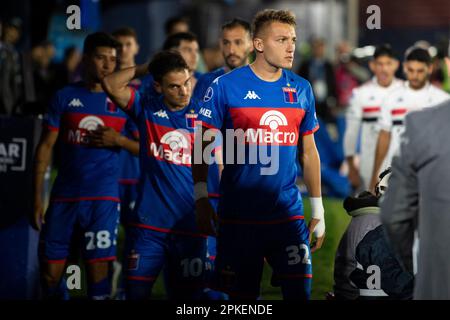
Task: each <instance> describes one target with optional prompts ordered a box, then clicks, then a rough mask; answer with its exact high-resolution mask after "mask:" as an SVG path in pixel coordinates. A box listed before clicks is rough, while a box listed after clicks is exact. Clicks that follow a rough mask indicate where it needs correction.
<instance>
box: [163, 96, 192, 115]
mask: <svg viewBox="0 0 450 320" xmlns="http://www.w3.org/2000/svg"><path fill="white" fill-rule="evenodd" d="M164 104H165V105H166V107H167V109H169V111H172V112H176V111H181V110H183V109H184V108H186V107H187V106H176V105H173V104H171V103H170V102H169V101H167V100H166V98H165V97H164Z"/></svg>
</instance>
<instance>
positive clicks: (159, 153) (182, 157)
mask: <svg viewBox="0 0 450 320" xmlns="http://www.w3.org/2000/svg"><path fill="white" fill-rule="evenodd" d="M150 155H152V156H154V157H155V158H157V159H161V160H162V159H163V160H166V161H168V162H172V163H175V164H178V165H191V143H190V138H189V133H188V131H186V130H182V129H178V130H173V131H169V132H167V133H165V134H164V135H163V136H162V137H161V139H160V144H159V145H158V144H157V143H155V142H150Z"/></svg>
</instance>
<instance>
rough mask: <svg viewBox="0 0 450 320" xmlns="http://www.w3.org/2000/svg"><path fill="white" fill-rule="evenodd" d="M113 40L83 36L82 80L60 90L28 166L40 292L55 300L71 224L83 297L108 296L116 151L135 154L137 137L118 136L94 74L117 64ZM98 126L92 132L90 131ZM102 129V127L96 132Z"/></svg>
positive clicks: (119, 123)
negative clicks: (47, 181) (48, 178)
mask: <svg viewBox="0 0 450 320" xmlns="http://www.w3.org/2000/svg"><path fill="white" fill-rule="evenodd" d="M118 46H119V44H118V43H117V41H115V40H114V39H113V38H112V37H111V36H109V35H108V34H106V33H101V32H99V33H94V34H90V35H89V36H87V37H86V39H85V41H84V50H83V54H84V56H83V63H84V67H85V76H84V82H81V83H76V84H73V85H69V86H66V87H64V88H63V89H61V90H59V91H58V92H57V93H56V94H55V96H54V98H53V101H52V103H51V105H50V109H49V112H48V116H47V119H46V129H47V130H45V131H44V133H43V135H42V137H41V140H40V142H39V145H38V147H37V151H36V158H35V166H34V190H35V191H34V221H33V224H34V227H35V228H36V229H40V228H41V223H43V225H42V233H41V240H40V253H41V261H42V269H41V273H42V276H43V286H44V294H45V296H46V297H48V298H56V295H57V294H58V293H59V292H60V288H59V286H60V284H61V278H62V274H63V272H64V268H65V262H66V258H67V256H68V251H69V245H70V239H71V236H72V234H73V232H74V229H77V228H80V229H81V230H82V232H83V235H84V241H83V251H84V258H85V261H86V263H87V272H88V273H87V280H88V295H89V297H90V298H92V299H103V298H107V297H108V296H109V294H110V291H111V286H110V282H109V280H108V268H109V267H108V266H109V263H108V262H110V261H112V260H114V259H115V255H116V253H115V251H116V232H117V224H118V218H119V208H118V207H119V194H118V183H117V180H118V178H119V177H118V172H119V150H120V147H123V148H126V149H128V150H130V151H133V152H135V153H137V152H138V148H139V145H138V143H137V142H134V141H131V140H129V139H127V138H126V137H125V136H122V135H120V134H119V132H121V131H122V129H123V128H124V126H125V123H126V121H127V116H126V114H125V113H124V112H122V111H121V110H120V109H119V108H117V106H116V105H114V104H113V103H112V102H111V100H109V99H108V98H107V96H106V94H105V93H104V92H103V89H102V87H101V84H100V79H101V78H103V77H104V76H106V75H107V74H110V73H111V72H113V71H114V69H115V68H116V63H117V48H118ZM96 130H97V131H96ZM100 131H101V133H100ZM57 140H59V143H60V145H61V146H60V151H61V154H60V159H61V161H60V163H61V165H60V167H59V171H58V176H57V177H56V181H55V184H54V186H53V189H52V194H51V199H50V206H49V208H48V210H47V212H46V214H45V216H44V210H43V203H42V199H41V197H42V190H43V179H44V173H45V171H46V169H47V167H48V165H49V164H50V159H51V154H52V149H53V147H54V145H55V143H56V141H57Z"/></svg>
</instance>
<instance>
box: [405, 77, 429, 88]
mask: <svg viewBox="0 0 450 320" xmlns="http://www.w3.org/2000/svg"><path fill="white" fill-rule="evenodd" d="M427 81H428V79H425V80H414V81H409V86H410V87H411V88H412V89H414V90H419V89H422V88H423V87H425V85H426V84H427Z"/></svg>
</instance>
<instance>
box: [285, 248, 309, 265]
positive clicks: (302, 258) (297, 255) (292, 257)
mask: <svg viewBox="0 0 450 320" xmlns="http://www.w3.org/2000/svg"><path fill="white" fill-rule="evenodd" d="M286 252H287V254H288V258H289V260H288V265H290V266H291V265H294V264H297V263H299V262H301V263H302V264H311V259H310V258H309V248H308V246H307V245H306V244H304V243H302V244H300V245H292V246H288V247H286Z"/></svg>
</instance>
